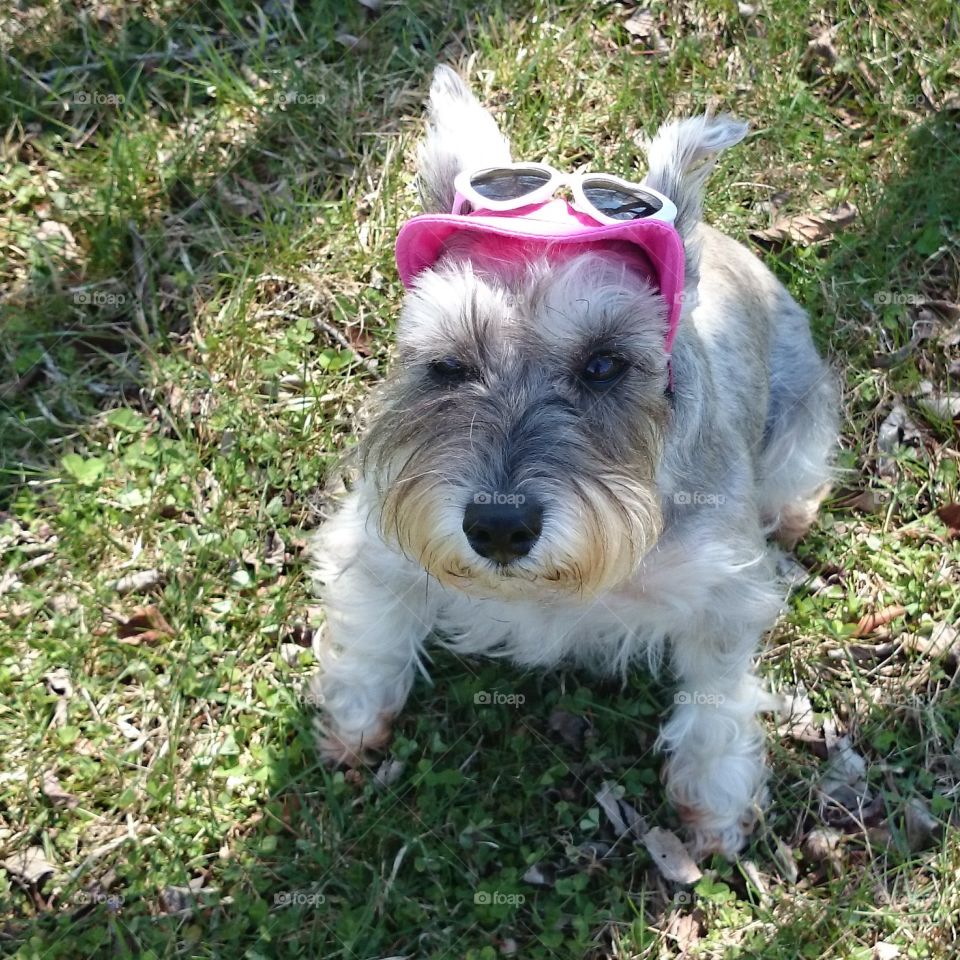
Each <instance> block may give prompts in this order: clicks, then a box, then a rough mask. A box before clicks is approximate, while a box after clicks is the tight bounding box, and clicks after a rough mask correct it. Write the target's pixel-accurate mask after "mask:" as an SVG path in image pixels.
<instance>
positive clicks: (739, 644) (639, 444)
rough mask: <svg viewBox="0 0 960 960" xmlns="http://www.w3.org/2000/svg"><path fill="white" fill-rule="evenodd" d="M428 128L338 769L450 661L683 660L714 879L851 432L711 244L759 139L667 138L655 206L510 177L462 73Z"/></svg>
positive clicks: (694, 827) (352, 627) (776, 316)
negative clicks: (808, 535)
mask: <svg viewBox="0 0 960 960" xmlns="http://www.w3.org/2000/svg"><path fill="white" fill-rule="evenodd" d="M429 119H430V123H429V129H428V132H427V136H426V140H425V142H424V144H423V146H422V147H421V150H420V171H419V176H420V186H421V194H422V197H423V201H424V205H425V207H426V210H427V215H424V216H421V217H416V218H414V219H413V220H412V221H410V222H409V223H408V224H406V225H405V226H404V228H403V230H402V231H401V234H400V238H399V239H398V249H397V255H398V265H399V267H400V273H401V277H402V278H403V280H404V282H405V283H406V285H407V286H408V287H409V288H410V292H409V294H408V296H407V298H406V300H405V303H404V306H403V310H402V314H401V317H400V322H399V361H398V363H397V366H396V369H395V370H394V371H393V374H392V376H391V378H390V380H389V382H388V383H386V384H385V385H384V387H383V389H382V391H381V392H380V393H379V395H378V397H377V402H376V405H375V408H374V410H373V414H372V420H371V423H370V425H369V428H368V429H367V430H366V432H365V435H364V436H363V439H362V442H361V444H360V447H359V458H358V470H357V473H358V477H357V482H356V484H355V486H354V487H353V489H352V491H351V492H350V493H349V495H348V496H347V497H346V499H345V501H344V502H343V503H342V505H341V506H340V508H339V511H338V512H337V514H336V515H335V516H334V517H333V518H332V519H331V520H329V521H328V522H327V523H326V524H325V525H324V526H323V527H322V529H321V531H320V533H319V535H318V537H317V540H316V542H315V547H314V553H315V559H316V569H315V577H316V580H317V581H318V584H319V589H320V592H321V595H322V597H323V600H324V604H325V612H326V621H327V622H326V631H325V633H324V634H323V635H322V637H320V638H319V639H318V641H317V643H316V654H317V657H318V660H319V662H320V671H319V672H318V674H317V676H316V677H315V678H314V680H313V696H314V698H315V700H316V702H319V703H322V707H323V716H322V719H321V720H320V724H321V726H322V740H321V746H322V750H323V752H324V754H325V755H326V756H327V757H328V758H329V759H331V760H333V761H336V762H344V763H356V762H361V761H362V760H363V759H364V755H365V753H366V751H367V750H368V749H376V748H380V747H382V746H383V745H384V744H385V743H386V741H387V739H388V736H389V729H390V721H391V719H392V718H393V717H394V716H395V715H396V714H397V713H398V711H399V710H400V709H401V707H402V706H403V704H404V701H405V700H406V698H407V695H408V694H409V692H410V688H411V685H412V683H413V679H414V675H415V673H416V672H417V670H418V668H419V670H420V671H421V672H424V673H425V669H424V666H423V657H422V650H423V644H424V643H425V641H426V640H427V639H428V637H430V636H431V635H436V636H438V637H439V638H441V640H442V642H444V643H446V644H447V645H449V646H450V647H452V648H453V649H455V650H458V651H461V652H465V653H472V654H487V655H492V656H506V657H510V658H511V659H512V660H514V661H515V662H517V663H519V664H523V665H539V666H551V665H555V664H558V663H560V662H562V661H573V662H576V663H579V664H581V665H584V666H587V667H589V668H592V669H593V670H601V671H604V672H613V673H619V674H621V675H622V674H624V673H625V671H626V670H627V669H628V668H629V667H630V666H631V665H632V664H634V663H635V662H636V661H638V660H643V661H644V662H645V663H646V664H648V665H649V666H650V668H651V669H656V668H657V667H658V666H659V665H660V662H661V660H662V659H663V657H664V656H666V657H667V659H668V663H669V665H670V667H671V669H672V672H673V673H674V675H675V676H676V677H677V680H678V692H677V694H676V696H675V698H674V700H675V706H674V709H673V712H672V714H671V715H670V716H669V718H668V719H667V720H666V721H665V723H664V725H663V728H662V731H661V734H660V739H659V744H660V746H661V748H663V749H664V750H666V751H667V753H668V758H667V761H666V764H665V770H664V776H665V781H666V787H667V792H668V796H669V798H670V800H671V801H672V803H673V804H674V805H675V807H676V809H677V811H678V812H679V814H680V816H681V818H682V819H683V821H684V823H685V824H686V826H687V828H688V830H689V833H690V840H691V846H692V848H693V849H694V851H695V852H696V853H697V854H698V855H702V854H705V853H707V852H711V851H717V852H720V853H723V854H725V855H727V856H732V855H734V854H735V853H736V852H737V851H738V850H739V849H740V847H741V846H742V844H743V842H744V840H745V838H746V836H747V835H748V833H749V831H750V830H751V828H752V826H753V823H754V820H755V817H756V811H757V809H758V803H759V802H760V798H761V797H762V794H763V785H764V771H765V767H764V750H763V736H762V731H761V728H760V726H759V724H758V722H757V719H756V715H757V712H758V711H759V710H762V709H766V708H768V707H769V706H770V702H771V698H770V697H769V695H768V694H765V693H764V691H763V688H762V687H761V685H760V683H759V682H758V681H757V679H756V678H755V677H754V675H753V672H752V660H753V657H754V655H755V653H756V651H757V646H758V642H759V640H760V638H761V636H762V635H763V633H764V631H765V630H767V629H768V628H769V627H770V626H771V625H772V623H773V622H774V620H775V619H776V616H777V614H778V612H779V608H780V605H781V601H782V597H783V590H782V589H781V587H780V585H779V584H778V582H777V579H776V576H775V574H774V563H773V559H772V553H771V551H770V550H769V548H768V546H767V537H768V536H776V537H777V538H778V539H779V540H780V541H781V542H785V543H788V544H791V545H792V543H793V542H795V541H796V539H797V538H798V537H800V536H801V535H802V534H803V533H804V532H805V531H806V529H807V528H808V527H809V525H810V524H811V523H812V521H813V519H814V517H815V515H816V511H817V508H818V505H819V503H820V500H821V499H822V497H823V496H824V494H825V493H826V491H827V489H828V486H829V480H830V474H831V467H830V460H831V456H832V453H833V450H834V447H835V444H836V436H837V428H838V425H837V413H838V406H839V405H838V395H837V389H836V385H835V382H834V378H833V377H832V375H831V373H830V371H829V369H828V367H827V366H826V364H825V363H824V362H823V360H821V358H820V357H819V356H818V354H817V351H816V349H815V347H814V345H813V341H812V339H811V336H810V330H809V326H808V322H807V317H806V315H805V314H804V312H803V310H802V309H801V308H800V307H799V306H798V305H797V304H796V303H795V302H794V300H793V299H791V297H790V295H789V294H788V293H787V291H786V290H785V289H784V287H783V286H782V285H781V284H780V283H779V282H778V281H777V280H776V279H775V278H774V276H773V274H772V273H770V271H769V270H767V269H766V267H764V266H763V264H762V263H760V261H759V260H757V259H756V257H754V256H753V255H752V254H751V253H750V252H748V251H747V250H746V249H745V248H744V247H743V246H741V245H740V244H738V243H736V242H735V241H733V240H730V239H728V238H727V237H725V236H723V235H722V234H720V233H718V232H717V231H715V230H713V229H712V228H710V227H708V226H706V225H704V224H702V223H701V222H700V218H701V202H702V193H703V187H704V184H705V181H706V179H707V176H708V174H709V171H710V169H711V167H712V165H713V161H714V159H715V157H716V155H717V153H718V152H719V151H720V150H722V149H723V148H725V147H728V146H731V145H732V144H734V143H736V142H738V141H739V140H741V139H742V138H743V136H744V135H745V133H746V126H745V125H744V124H741V123H738V122H736V121H734V120H732V119H731V118H729V117H699V118H695V119H690V120H684V121H680V122H676V123H671V124H668V125H666V126H664V127H662V128H661V129H660V130H659V131H658V133H657V135H656V136H655V137H654V139H653V140H652V141H651V142H650V143H649V144H648V149H647V159H648V166H649V169H648V173H647V175H646V178H645V179H644V180H643V181H642V183H639V184H637V183H631V182H630V181H626V180H621V179H620V178H618V177H614V176H611V175H609V174H576V175H572V176H565V175H563V174H561V173H559V172H558V171H556V170H553V169H552V168H551V167H548V166H546V165H545V164H540V163H529V164H518V163H514V162H513V161H512V160H511V157H510V153H509V147H508V145H507V141H506V140H505V139H504V138H503V136H502V135H501V134H500V132H499V131H498V130H497V127H496V125H495V123H494V121H493V119H492V117H491V116H490V115H489V114H488V113H487V112H486V111H485V110H483V108H482V107H481V106H480V105H479V103H478V102H477V100H476V99H475V98H474V97H473V95H472V94H471V92H470V91H469V89H468V88H467V87H466V86H465V85H464V83H463V82H462V81H461V80H460V78H459V77H458V76H457V75H456V74H455V73H454V72H453V71H452V70H450V69H448V68H446V67H441V68H439V69H438V70H437V73H436V75H435V77H434V82H433V86H432V88H431V91H430V108H429ZM561 187H563V188H565V189H567V190H569V192H570V194H572V198H571V199H569V200H568V199H562V198H561V197H559V196H558V195H557V194H558V193H559V192H560V189H559V188H561ZM450 211H452V213H451V212H450Z"/></svg>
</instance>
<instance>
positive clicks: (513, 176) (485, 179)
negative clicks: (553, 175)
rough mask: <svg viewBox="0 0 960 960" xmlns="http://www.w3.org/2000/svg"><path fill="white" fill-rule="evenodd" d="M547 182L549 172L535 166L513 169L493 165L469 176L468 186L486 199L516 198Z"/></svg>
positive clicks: (548, 180)
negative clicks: (491, 167)
mask: <svg viewBox="0 0 960 960" xmlns="http://www.w3.org/2000/svg"><path fill="white" fill-rule="evenodd" d="M549 182H550V174H549V173H548V172H547V171H546V170H538V169H537V168H536V167H527V168H524V167H518V168H517V169H515V170H504V169H498V168H496V167H494V168H493V169H491V170H480V171H478V172H477V173H475V174H473V176H472V177H470V186H471V187H473V189H474V190H476V191H477V193H479V194H480V196H481V197H485V198H486V199H487V200H516V199H518V198H519V197H525V196H526V195H527V194H528V193H533V192H534V191H535V190H539V189H540V187H542V186H543V185H544V184H545V183H549Z"/></svg>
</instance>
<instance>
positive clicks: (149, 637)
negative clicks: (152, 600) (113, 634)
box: [117, 604, 176, 646]
mask: <svg viewBox="0 0 960 960" xmlns="http://www.w3.org/2000/svg"><path fill="white" fill-rule="evenodd" d="M173 636H176V631H175V630H174V629H173V627H171V626H170V624H169V623H167V620H166V618H165V617H164V615H163V614H162V613H161V612H160V610H159V608H158V607H157V606H156V604H150V605H149V606H147V607H137V609H136V610H134V611H133V613H131V614H130V616H129V617H127V619H126V620H123V621H121V622H120V623H118V624H117V637H118V639H119V640H120V642H121V643H125V644H128V645H130V646H137V645H138V644H141V643H154V642H155V641H157V640H166V639H169V638H170V637H173Z"/></svg>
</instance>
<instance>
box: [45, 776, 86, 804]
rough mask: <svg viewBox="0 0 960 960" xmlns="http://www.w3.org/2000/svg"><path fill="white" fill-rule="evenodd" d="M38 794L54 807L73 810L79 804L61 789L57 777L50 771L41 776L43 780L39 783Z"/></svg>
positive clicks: (70, 794)
mask: <svg viewBox="0 0 960 960" xmlns="http://www.w3.org/2000/svg"><path fill="white" fill-rule="evenodd" d="M40 792H41V793H42V794H43V795H44V796H45V797H46V798H47V799H48V800H49V801H50V802H51V803H52V804H53V805H54V806H55V807H66V808H67V809H68V810H73V809H74V808H75V807H76V806H77V804H78V803H80V801H79V800H78V799H77V798H76V797H75V796H74V795H73V794H72V793H67V791H66V790H64V789H63V787H62V786H61V785H60V781H59V780H58V779H57V775H56V774H55V773H54V772H53V771H52V770H48V771H47V772H46V773H45V774H44V775H43V780H42V781H41V783H40Z"/></svg>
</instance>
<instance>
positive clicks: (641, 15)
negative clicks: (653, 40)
mask: <svg viewBox="0 0 960 960" xmlns="http://www.w3.org/2000/svg"><path fill="white" fill-rule="evenodd" d="M623 28H624V30H626V31H627V33H629V34H630V36H631V37H636V38H637V39H638V40H647V39H649V38H650V37H652V36H653V34H654V32H655V31H656V29H657V21H656V19H655V18H654V16H653V14H652V13H651V12H650V8H649V7H641V8H640V9H639V10H634V11H633V13H632V14H630V16H629V17H628V18H627V19H626V20H624V22H623Z"/></svg>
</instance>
